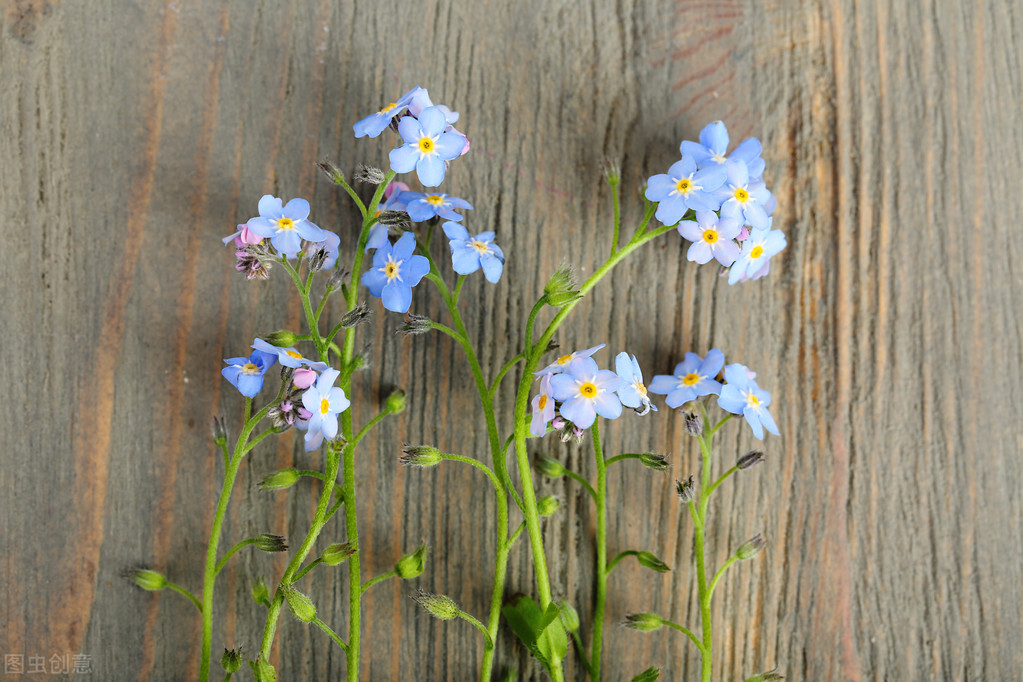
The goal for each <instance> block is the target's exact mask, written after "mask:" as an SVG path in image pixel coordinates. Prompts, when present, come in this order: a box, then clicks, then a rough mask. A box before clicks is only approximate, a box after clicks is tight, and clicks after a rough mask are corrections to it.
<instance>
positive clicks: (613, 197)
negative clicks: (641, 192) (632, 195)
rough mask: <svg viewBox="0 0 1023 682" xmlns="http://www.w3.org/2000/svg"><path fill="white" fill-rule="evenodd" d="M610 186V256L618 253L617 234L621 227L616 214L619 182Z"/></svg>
mask: <svg viewBox="0 0 1023 682" xmlns="http://www.w3.org/2000/svg"><path fill="white" fill-rule="evenodd" d="M608 184H610V185H611V204H612V206H613V207H614V235H613V236H612V238H611V255H612V256H613V255H615V252H617V251H618V232H619V228H620V226H621V219H620V216H619V213H618V187H619V184H620V183H619V181H617V180H616V181H615V182H611V183H608Z"/></svg>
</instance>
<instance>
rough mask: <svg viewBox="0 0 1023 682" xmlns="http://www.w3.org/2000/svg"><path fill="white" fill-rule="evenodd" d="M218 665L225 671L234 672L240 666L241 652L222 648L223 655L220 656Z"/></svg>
mask: <svg viewBox="0 0 1023 682" xmlns="http://www.w3.org/2000/svg"><path fill="white" fill-rule="evenodd" d="M220 667H222V668H223V669H224V672H226V673H236V672H238V669H239V668H241V667H242V654H241V652H240V651H238V650H237V649H224V655H223V656H221V657H220Z"/></svg>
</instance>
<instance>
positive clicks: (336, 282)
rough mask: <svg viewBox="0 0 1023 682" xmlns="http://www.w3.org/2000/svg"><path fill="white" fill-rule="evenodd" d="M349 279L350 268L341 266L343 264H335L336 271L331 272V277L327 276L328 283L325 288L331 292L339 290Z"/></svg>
mask: <svg viewBox="0 0 1023 682" xmlns="http://www.w3.org/2000/svg"><path fill="white" fill-rule="evenodd" d="M346 279H348V270H347V269H345V268H343V267H341V265H335V266H334V272H332V273H330V277H328V278H327V283H326V284H325V285H324V288H325V289H326V290H327V293H328V294H329V293H330V292H332V291H337V290H338V289H340V288H341V285H342V284H344V283H345V280H346Z"/></svg>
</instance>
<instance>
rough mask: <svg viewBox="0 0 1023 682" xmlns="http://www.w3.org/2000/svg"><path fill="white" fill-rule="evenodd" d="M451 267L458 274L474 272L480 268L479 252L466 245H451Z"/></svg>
mask: <svg viewBox="0 0 1023 682" xmlns="http://www.w3.org/2000/svg"><path fill="white" fill-rule="evenodd" d="M451 268H452V269H453V270H454V271H455V272H457V273H458V274H459V275H468V274H469V273H472V272H476V271H477V270H479V268H480V257H479V252H478V251H476V250H475V249H472V248H469V247H466V246H462V247H461V248H457V247H454V246H452V247H451Z"/></svg>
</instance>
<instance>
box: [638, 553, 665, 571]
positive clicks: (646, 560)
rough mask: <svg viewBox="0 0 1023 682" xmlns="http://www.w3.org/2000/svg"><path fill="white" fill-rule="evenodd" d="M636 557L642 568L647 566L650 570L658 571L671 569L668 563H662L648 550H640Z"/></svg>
mask: <svg viewBox="0 0 1023 682" xmlns="http://www.w3.org/2000/svg"><path fill="white" fill-rule="evenodd" d="M636 559H638V560H639V565H640V566H642V567H643V568H649V569H650V570H651V571H657V572H658V573H667V572H668V571H670V570H671V569H670V568H669V567H668V564H666V563H664V562H663V561H661V560H660V559H658V558H657V557H655V556H654V555H653V554H651V553H650V552H640V553H639V554H637V555H636Z"/></svg>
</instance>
